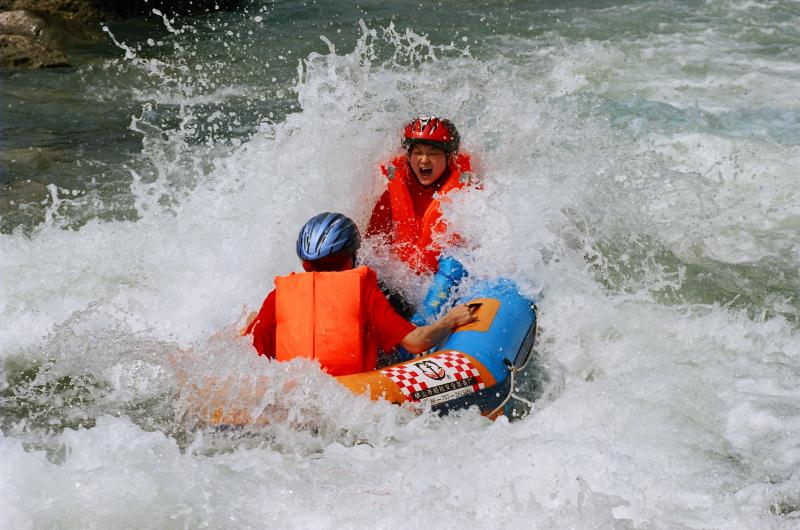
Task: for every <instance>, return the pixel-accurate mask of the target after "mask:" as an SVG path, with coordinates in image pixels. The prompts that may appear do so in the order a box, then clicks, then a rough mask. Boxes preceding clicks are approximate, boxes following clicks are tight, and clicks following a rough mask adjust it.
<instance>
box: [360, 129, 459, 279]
mask: <svg viewBox="0 0 800 530" xmlns="http://www.w3.org/2000/svg"><path fill="white" fill-rule="evenodd" d="M459 144H460V136H459V134H458V130H457V129H456V127H455V125H453V123H452V122H451V121H450V120H446V119H440V118H437V117H436V116H420V117H419V118H417V119H415V120H413V121H412V122H410V123H409V124H408V125H406V127H405V130H404V133H403V142H402V146H403V148H405V150H406V153H405V155H401V156H398V157H396V158H394V159H393V160H392V161H391V163H389V164H387V165H384V166H381V171H382V172H383V174H384V175H385V176H386V177H387V178H388V179H389V182H388V185H387V189H386V191H385V192H384V193H383V195H381V197H380V199H379V200H378V203H377V204H376V205H375V207H374V208H373V210H372V216H371V217H370V221H369V225H368V227H367V232H366V236H367V237H374V236H381V237H383V238H384V239H385V240H386V241H387V242H388V243H389V244H390V245H391V248H392V251H393V252H394V253H395V254H396V255H397V256H398V257H399V258H400V259H402V260H403V261H405V262H406V263H407V264H408V265H409V266H410V267H412V268H413V269H414V270H415V271H417V272H419V273H427V272H436V270H437V269H438V258H439V254H440V252H441V246H440V245H439V244H438V243H437V242H436V241H435V239H436V237H435V236H436V235H437V234H442V233H444V232H445V230H446V228H447V226H446V224H445V221H444V219H442V212H441V203H442V201H444V200H447V197H446V195H447V193H448V192H450V191H452V190H454V189H461V188H463V187H464V186H465V185H467V184H469V178H468V177H467V176H466V175H465V173H466V172H468V171H469V170H470V160H469V156H467V155H465V154H459V152H458V148H459Z"/></svg>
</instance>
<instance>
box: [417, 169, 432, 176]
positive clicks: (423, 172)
mask: <svg viewBox="0 0 800 530" xmlns="http://www.w3.org/2000/svg"><path fill="white" fill-rule="evenodd" d="M419 173H420V175H422V176H423V177H430V176H431V175H432V174H433V168H432V167H421V168H419Z"/></svg>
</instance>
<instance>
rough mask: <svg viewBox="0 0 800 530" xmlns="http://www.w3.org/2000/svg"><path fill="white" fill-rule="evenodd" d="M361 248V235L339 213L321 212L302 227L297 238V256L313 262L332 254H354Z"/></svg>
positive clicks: (351, 222)
mask: <svg viewBox="0 0 800 530" xmlns="http://www.w3.org/2000/svg"><path fill="white" fill-rule="evenodd" d="M360 246H361V234H359V232H358V227H357V226H356V224H355V223H354V222H353V220H352V219H350V218H349V217H347V216H345V215H342V214H340V213H331V212H323V213H321V214H319V215H315V216H314V217H312V218H311V219H309V220H308V221H306V224H305V225H303V228H302V229H301V230H300V235H298V236H297V256H298V257H299V258H300V259H302V260H304V261H314V260H318V259H322V258H327V257H328V256H333V255H334V254H339V253H342V252H347V253H348V254H355V252H356V250H358V247H360Z"/></svg>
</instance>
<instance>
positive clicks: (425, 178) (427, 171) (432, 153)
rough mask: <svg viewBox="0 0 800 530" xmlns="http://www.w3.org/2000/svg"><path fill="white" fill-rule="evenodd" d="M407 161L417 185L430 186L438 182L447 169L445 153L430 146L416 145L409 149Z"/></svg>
mask: <svg viewBox="0 0 800 530" xmlns="http://www.w3.org/2000/svg"><path fill="white" fill-rule="evenodd" d="M408 161H409V163H410V164H411V169H412V171H414V175H415V176H416V177H417V180H418V181H419V183H420V184H422V185H423V186H430V185H431V184H433V183H434V182H436V181H437V180H439V177H441V176H442V174H443V173H444V170H445V169H446V168H447V153H445V151H444V149H440V148H438V147H434V146H432V145H427V144H417V145H415V146H414V147H412V148H411V152H410V153H409V154H408Z"/></svg>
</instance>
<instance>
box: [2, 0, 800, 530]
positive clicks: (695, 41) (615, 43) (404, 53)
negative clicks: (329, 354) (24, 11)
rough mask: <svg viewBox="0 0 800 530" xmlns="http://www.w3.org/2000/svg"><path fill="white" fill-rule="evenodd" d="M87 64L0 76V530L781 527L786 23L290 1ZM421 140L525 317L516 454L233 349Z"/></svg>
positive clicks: (168, 30) (395, 272) (575, 10)
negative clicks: (534, 304) (247, 418)
mask: <svg viewBox="0 0 800 530" xmlns="http://www.w3.org/2000/svg"><path fill="white" fill-rule="evenodd" d="M98 33H99V35H100V37H99V40H98V41H97V42H96V43H90V44H85V45H83V46H82V47H78V48H76V49H74V50H72V57H73V62H74V67H73V68H70V69H66V70H50V71H41V72H10V71H4V72H0V80H1V81H2V85H0V91H2V111H0V112H1V113H0V127H1V128H2V129H0V153H2V154H0V168H1V169H2V173H1V174H0V179H2V180H0V186H2V188H0V216H1V217H0V322H2V323H3V324H2V326H0V356H2V376H3V377H2V378H1V379H2V383H0V396H1V399H2V403H1V404H0V425H1V426H2V436H0V452H1V453H2V462H3V465H4V469H3V471H4V473H3V475H2V483H0V487H2V491H3V495H0V514H3V515H0V518H2V519H0V521H2V522H3V523H4V524H2V525H0V526H5V527H10V528H40V527H102V528H117V527H122V528H129V527H157V528H173V527H203V526H205V527H229V526H236V527H243V528H260V527H266V526H270V527H278V528H295V527H301V528H307V527H314V528H317V527H321V528H329V527H337V528H339V527H345V528H351V527H364V526H370V527H387V528H394V527H397V526H400V525H401V524H409V523H410V524H412V525H413V524H419V525H431V524H434V525H437V526H446V527H454V526H463V527H469V528H474V527H478V526H486V525H487V524H489V525H492V526H497V527H511V526H515V527H528V528H642V529H644V528H665V529H667V528H668V529H674V528H770V529H771V528H787V529H788V528H795V527H797V525H798V524H800V522H799V521H800V519H799V518H800V444H798V440H799V439H800V436H798V435H799V434H800V433H799V432H798V431H799V430H800V407H798V403H800V400H799V399H798V398H800V391H798V390H797V389H798V388H800V384H799V383H800V337H799V335H798V334H799V331H800V330H799V329H798V325H799V324H800V321H799V320H798V316H797V315H798V310H799V309H800V244H798V237H797V234H798V231H800V206H798V204H800V200H798V199H800V197H799V196H800V187H798V185H797V182H798V177H800V169H798V168H800V147H799V144H800V106H798V100H797V94H798V93H799V92H800V67H799V66H798V65H799V64H800V61H798V59H799V58H800V57H798V55H800V47H799V46H798V43H800V6H798V5H797V3H796V2H788V1H774V2H753V1H740V2H733V1H709V2H666V1H653V2H627V3H623V2H603V3H596V2H593V3H588V2H587V3H564V2H551V3H548V2H530V3H523V2H486V3H482V4H475V5H472V4H470V5H469V6H465V5H464V4H463V2H440V3H436V5H433V6H428V5H425V6H423V7H421V6H420V4H419V3H412V2H408V3H397V2H394V3H389V4H387V3H383V2H372V3H366V2H365V3H359V7H355V5H349V6H343V5H340V4H334V3H330V4H327V3H319V2H317V3H314V2H306V3H305V4H304V3H300V2H288V1H287V2H277V3H265V4H263V5H261V4H258V3H251V4H247V5H243V6H242V7H241V8H240V9H239V10H238V11H237V12H233V13H221V12H220V13H215V14H212V15H209V16H206V17H203V18H197V19H189V18H186V19H175V20H171V21H170V20H166V21H165V20H164V19H163V18H162V17H160V16H158V15H156V14H154V15H153V16H152V17H149V18H148V19H145V20H140V21H133V22H116V23H113V24H108V26H107V28H106V29H105V30H104V29H102V28H98ZM419 113H435V114H439V115H443V116H448V117H450V118H451V119H453V121H454V122H455V123H456V124H457V125H458V127H459V130H460V132H461V135H462V138H463V143H464V148H465V149H466V150H467V151H469V152H470V153H471V154H472V156H473V158H474V160H475V162H476V165H477V167H478V172H479V173H480V174H481V175H482V176H483V191H481V192H480V193H469V194H463V195H462V196H460V197H458V198H457V200H456V201H455V202H454V203H453V204H452V205H451V206H449V207H448V210H449V211H448V214H449V216H450V218H451V219H452V226H453V229H454V230H457V231H458V232H459V233H461V234H463V235H464V236H465V237H466V238H467V239H468V240H469V241H470V243H471V244H472V245H473V247H472V248H471V249H470V250H469V251H461V253H460V255H459V256H458V257H460V258H461V259H462V260H463V261H464V262H465V264H466V265H467V267H468V268H469V269H470V270H471V271H473V274H474V275H475V276H476V277H479V276H489V277H493V276H498V275H502V276H507V277H510V278H513V279H514V280H515V281H516V282H517V283H518V285H520V287H521V289H522V290H523V291H524V292H526V293H527V294H530V295H532V296H537V297H539V307H540V310H541V323H542V330H541V340H540V343H539V345H538V347H537V357H536V366H537V369H538V373H537V374H536V375H535V376H534V377H535V378H536V385H535V386H536V387H537V390H536V392H535V393H534V394H535V395H531V394H526V393H524V392H523V393H522V394H523V395H520V396H519V398H521V399H523V400H529V399H530V398H532V397H536V398H537V399H536V400H535V402H534V403H533V404H529V405H528V406H530V407H531V414H530V415H529V416H528V417H526V418H524V419H522V420H520V421H515V422H511V423H509V422H506V421H502V420H501V421H499V422H495V423H488V422H486V421H484V420H483V419H481V418H480V417H478V416H477V415H476V414H474V413H473V412H469V411H468V412H465V413H463V414H460V415H455V416H450V417H446V418H436V417H432V416H430V415H426V414H423V415H422V416H416V415H414V414H411V413H410V412H408V411H406V410H404V409H400V408H396V407H390V406H388V405H386V404H384V403H372V402H368V401H365V400H363V399H361V398H358V397H355V396H351V395H349V394H348V393H347V392H345V391H343V390H342V389H340V388H338V387H337V386H336V385H334V384H332V383H331V381H329V380H328V379H326V378H325V377H323V376H322V375H320V374H319V373H318V371H317V370H316V369H315V368H314V367H313V366H310V365H309V364H304V363H297V364H291V365H289V366H285V365H277V364H269V363H264V362H262V361H261V360H259V359H254V356H253V355H252V350H251V349H250V346H249V345H248V344H247V343H246V341H243V340H241V339H238V338H237V337H236V333H235V331H236V329H237V328H238V326H239V325H241V322H242V319H243V318H244V315H245V314H246V313H247V312H248V311H250V310H253V309H255V308H257V307H258V305H259V304H260V302H261V301H262V299H263V297H264V295H265V294H266V292H267V291H268V290H269V288H270V287H271V284H272V278H273V277H274V276H275V275H276V274H282V273H285V272H286V271H289V270H294V268H295V267H296V260H295V258H294V256H293V252H292V249H293V240H294V237H295V234H296V230H297V227H299V226H300V225H301V224H302V222H303V221H304V220H305V219H306V218H308V217H309V216H310V215H312V214H314V213H316V212H318V211H323V210H339V211H343V212H345V213H347V214H348V215H350V216H352V217H353V218H354V219H356V220H357V221H358V222H359V223H360V225H361V226H362V227H363V226H364V225H365V223H366V221H367V219H368V216H369V212H370V209H371V206H372V204H373V203H374V201H375V199H376V198H377V196H378V194H379V193H380V192H381V189H382V185H383V181H382V177H381V176H380V174H379V172H378V170H377V167H378V165H379V164H380V163H382V162H383V161H384V160H386V159H388V158H389V157H390V156H392V154H393V153H394V152H395V151H396V149H397V147H398V134H399V128H400V125H401V124H402V123H404V121H405V120H407V119H408V118H409V117H411V116H414V115H416V114H419ZM363 257H364V259H365V260H366V261H367V262H368V263H370V264H371V265H373V266H374V267H375V268H377V269H378V271H379V273H380V274H381V275H382V276H383V277H386V278H389V279H390V282H391V283H393V284H395V285H396V286H398V287H400V288H403V289H404V290H405V291H406V292H408V293H409V295H410V296H411V297H412V298H413V297H419V296H421V294H422V290H423V288H424V285H423V282H421V281H419V279H417V278H415V277H413V276H412V275H409V274H408V273H406V272H405V271H404V270H403V269H402V267H400V266H399V265H398V264H397V263H394V262H392V261H391V259H389V258H388V257H387V256H386V252H385V249H382V248H380V247H379V246H376V245H367V246H366V247H365V249H364V253H363ZM170 358H175V359H176V364H173V363H171V362H169V361H168V359H170ZM181 376H182V377H185V378H188V380H190V381H198V382H202V381H206V380H208V379H209V378H211V379H217V380H220V381H226V380H231V379H233V380H234V381H235V384H232V385H231V387H236V386H237V385H248V384H250V383H252V381H253V378H255V377H260V376H263V377H267V378H268V379H269V380H270V381H272V382H273V383H274V384H272V385H271V386H270V387H269V389H268V390H267V392H266V394H265V396H264V399H263V405H264V408H265V409H266V410H268V411H269V412H270V414H271V417H273V418H275V420H274V422H273V423H272V424H270V425H269V426H267V427H264V428H260V429H253V430H250V431H246V432H212V431H209V430H206V429H203V428H202V427H200V426H198V425H197V424H196V423H195V422H194V421H193V418H192V415H191V413H189V412H188V411H187V409H188V408H189V402H188V400H187V397H186V394H185V393H184V392H181V391H180V390H179V388H178V385H177V380H178V379H179V378H180V377H181ZM297 380H300V381H301V382H302V383H303V384H301V385H294V384H293V383H292V381H297ZM142 507H147V509H146V510H143V509H142Z"/></svg>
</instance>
